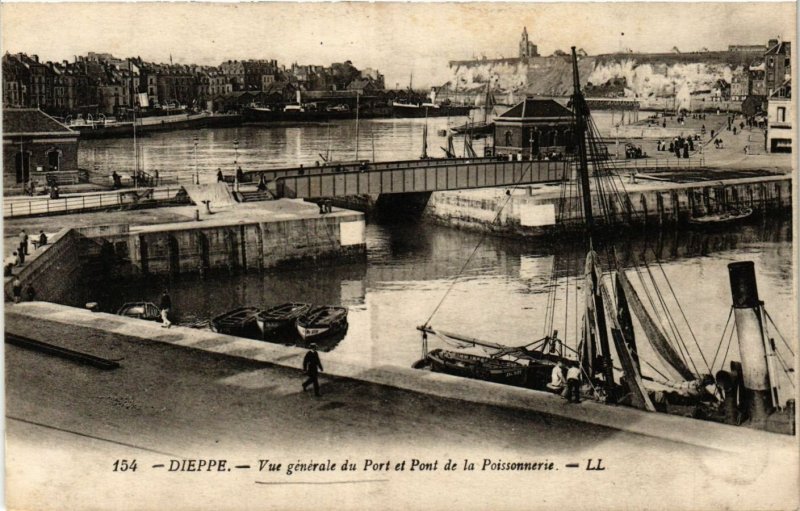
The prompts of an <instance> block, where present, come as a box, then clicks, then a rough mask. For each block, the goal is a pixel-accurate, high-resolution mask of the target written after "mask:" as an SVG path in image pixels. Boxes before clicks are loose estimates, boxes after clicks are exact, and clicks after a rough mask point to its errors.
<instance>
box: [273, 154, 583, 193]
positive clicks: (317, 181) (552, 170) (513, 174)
mask: <svg viewBox="0 0 800 511" xmlns="http://www.w3.org/2000/svg"><path fill="white" fill-rule="evenodd" d="M568 168H569V162H566V161H549V162H548V161H498V160H491V161H486V160H483V161H477V162H473V163H462V164H453V163H452V162H450V164H449V165H442V166H417V167H410V168H393V169H386V170H380V171H376V170H372V171H363V172H362V171H355V172H340V173H335V174H307V175H302V176H299V175H295V176H285V177H281V178H279V179H277V180H275V181H274V182H273V183H271V184H270V188H271V190H272V191H273V192H274V194H275V195H276V196H277V197H293V198H316V197H335V196H346V195H378V194H384V193H412V192H431V191H442V190H461V189H469V188H488V187H494V186H512V185H516V184H532V183H546V182H555V181H561V180H563V179H566V178H567V177H568V173H567V170H568Z"/></svg>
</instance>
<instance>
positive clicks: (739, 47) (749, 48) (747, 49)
mask: <svg viewBox="0 0 800 511" xmlns="http://www.w3.org/2000/svg"><path fill="white" fill-rule="evenodd" d="M766 50H767V47H766V46H764V45H763V44H729V45H728V51H730V52H734V53H757V54H759V55H760V54H762V53H764V52H765V51H766Z"/></svg>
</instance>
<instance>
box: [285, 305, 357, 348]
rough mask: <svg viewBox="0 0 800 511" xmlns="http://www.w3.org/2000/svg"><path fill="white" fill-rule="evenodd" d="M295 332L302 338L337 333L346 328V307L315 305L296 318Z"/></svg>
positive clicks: (307, 338) (306, 338) (313, 337)
mask: <svg viewBox="0 0 800 511" xmlns="http://www.w3.org/2000/svg"><path fill="white" fill-rule="evenodd" d="M296 326H297V333H299V334H300V337H301V338H302V339H303V340H306V341H307V340H310V339H315V338H318V337H325V336H328V335H333V334H335V333H339V332H341V331H343V330H345V329H346V328H347V309H346V308H344V307H329V306H322V307H315V308H314V309H312V310H311V311H309V312H307V313H306V314H304V315H302V316H301V317H299V318H297V322H296Z"/></svg>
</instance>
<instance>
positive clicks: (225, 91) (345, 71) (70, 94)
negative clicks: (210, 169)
mask: <svg viewBox="0 0 800 511" xmlns="http://www.w3.org/2000/svg"><path fill="white" fill-rule="evenodd" d="M2 66H3V106H4V107H33V108H39V109H41V110H43V111H45V112H48V113H50V114H53V115H57V116H62V117H66V116H67V115H81V114H88V113H92V114H96V113H103V114H116V115H125V112H126V111H129V110H130V109H131V108H132V107H133V106H134V103H136V102H137V99H138V98H141V97H143V96H142V95H143V94H146V95H147V106H150V107H156V108H158V107H160V108H174V107H178V106H188V107H192V108H196V109H211V107H212V105H213V103H212V100H213V99H215V98H219V97H221V96H222V97H224V96H226V95H230V94H232V93H235V92H245V91H247V92H270V93H271V92H274V91H282V93H284V94H285V95H286V97H285V98H284V99H285V100H287V101H290V100H291V98H290V97H289V96H290V94H292V93H294V91H297V90H324V91H337V90H346V89H347V88H348V87H350V88H352V87H353V86H355V85H357V86H358V87H365V86H366V87H370V88H374V89H383V88H384V77H383V75H382V74H381V73H380V72H379V71H377V70H375V69H364V70H359V69H357V68H355V67H354V66H353V64H352V62H350V61H346V62H343V63H334V64H331V65H330V66H315V65H300V64H297V63H293V64H291V65H290V66H288V67H287V66H284V65H279V64H278V62H277V61H276V60H228V61H225V62H223V63H221V64H220V65H219V66H200V65H193V64H192V65H185V64H173V63H172V62H170V63H169V64H156V63H152V62H146V61H144V60H142V59H141V58H140V57H134V58H126V59H120V58H116V57H114V56H113V55H111V54H108V53H93V52H90V53H89V54H88V55H86V56H79V57H75V58H74V59H73V61H72V62H69V61H66V60H65V61H62V62H49V61H48V62H40V60H39V57H38V56H36V55H27V54H24V53H16V54H9V53H6V54H5V55H3V59H2ZM139 101H140V100H139ZM137 104H138V103H137Z"/></svg>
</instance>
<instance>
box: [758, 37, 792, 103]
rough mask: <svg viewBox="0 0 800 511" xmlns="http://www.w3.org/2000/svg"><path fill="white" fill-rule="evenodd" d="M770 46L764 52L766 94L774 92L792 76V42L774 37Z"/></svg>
mask: <svg viewBox="0 0 800 511" xmlns="http://www.w3.org/2000/svg"><path fill="white" fill-rule="evenodd" d="M769 46H770V47H769V49H768V50H767V52H766V53H765V54H764V64H765V65H766V76H765V94H766V95H769V94H772V93H773V92H774V91H775V90H776V89H778V88H779V87H781V86H782V85H783V84H784V83H785V82H786V80H788V79H790V78H791V77H792V43H789V42H779V41H778V40H777V39H772V40H771V41H770V45H769Z"/></svg>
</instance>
